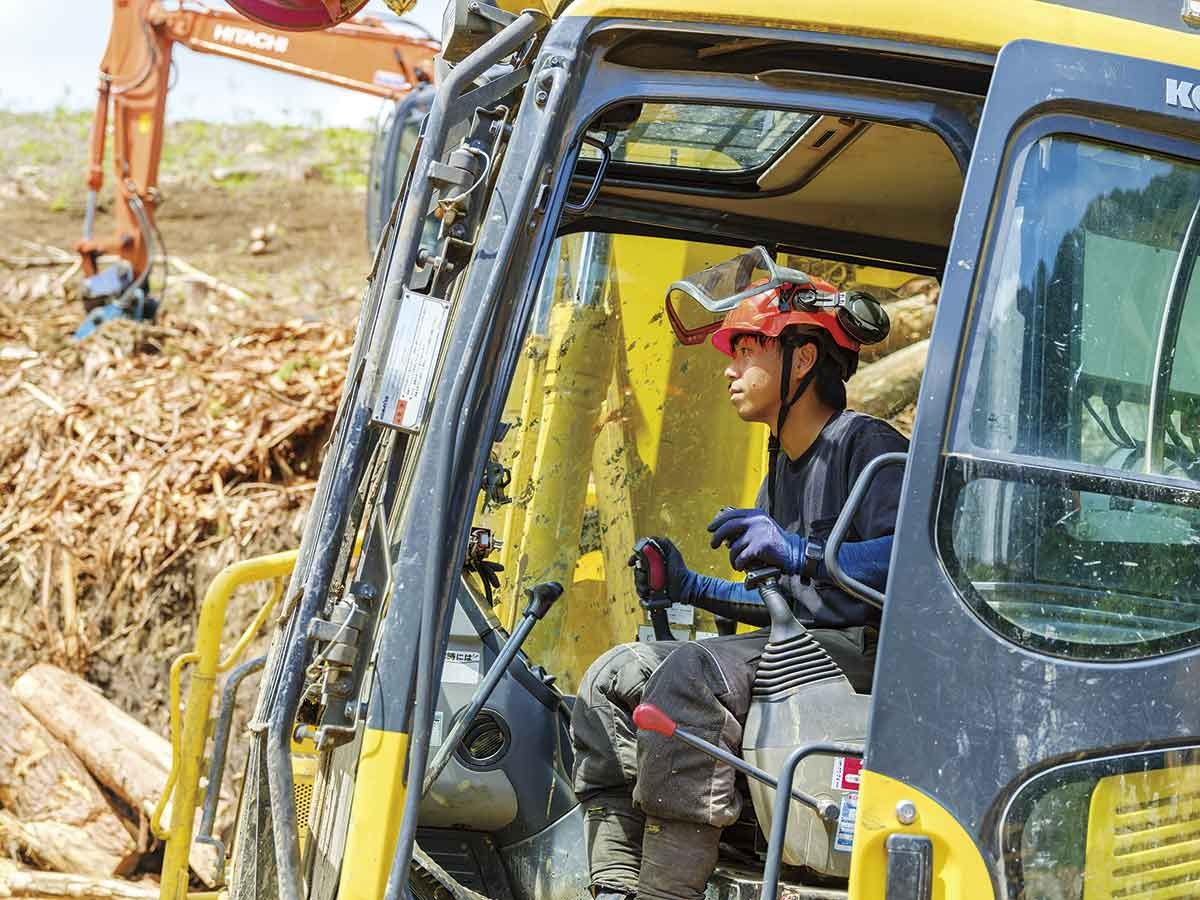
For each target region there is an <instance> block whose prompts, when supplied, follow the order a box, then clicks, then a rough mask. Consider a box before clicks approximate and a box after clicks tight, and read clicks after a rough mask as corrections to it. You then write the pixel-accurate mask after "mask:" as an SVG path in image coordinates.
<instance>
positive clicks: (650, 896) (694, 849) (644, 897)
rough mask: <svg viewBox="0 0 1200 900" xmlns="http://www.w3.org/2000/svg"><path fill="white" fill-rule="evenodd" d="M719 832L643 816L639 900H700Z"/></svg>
mask: <svg viewBox="0 0 1200 900" xmlns="http://www.w3.org/2000/svg"><path fill="white" fill-rule="evenodd" d="M721 830H722V829H720V828H718V827H716V826H715V825H698V824H696V823H695V822H680V821H677V820H673V819H655V818H652V817H650V816H647V817H646V837H645V838H644V839H643V840H642V875H641V878H640V879H639V880H638V889H637V892H638V897H639V900H701V898H703V897H704V889H705V887H706V886H707V885H708V876H710V875H711V874H712V873H713V869H715V868H716V867H717V844H718V842H719V841H720V840H721Z"/></svg>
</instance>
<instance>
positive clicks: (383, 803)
mask: <svg viewBox="0 0 1200 900" xmlns="http://www.w3.org/2000/svg"><path fill="white" fill-rule="evenodd" d="M407 754H408V735H407V734H404V733H402V732H398V731H378V730H376V729H373V728H368V729H367V730H366V732H365V733H364V734H363V741H362V750H361V752H360V753H359V757H358V773H357V774H356V775H355V778H354V800H353V805H352V806H351V808H350V825H349V828H348V830H347V834H346V854H345V857H344V859H346V860H348V861H350V862H349V863H348V864H346V865H343V866H342V874H341V881H340V883H339V887H338V898H339V900H379V898H380V897H382V896H383V893H384V889H385V888H386V887H387V879H388V870H389V869H390V868H391V865H392V851H393V850H394V849H395V846H396V837H397V835H399V833H400V819H401V816H402V814H403V812H404V795H405V786H404V783H403V782H402V781H401V778H400V773H401V772H403V771H404V758H405V756H406V755H407Z"/></svg>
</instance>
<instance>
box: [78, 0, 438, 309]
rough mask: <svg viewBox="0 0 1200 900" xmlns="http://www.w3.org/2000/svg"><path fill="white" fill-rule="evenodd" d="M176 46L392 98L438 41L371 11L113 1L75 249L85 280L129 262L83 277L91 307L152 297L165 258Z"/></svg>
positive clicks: (428, 62)
mask: <svg viewBox="0 0 1200 900" xmlns="http://www.w3.org/2000/svg"><path fill="white" fill-rule="evenodd" d="M358 5H361V3H360V4H358ZM356 8H357V7H356ZM177 44H179V45H182V46H184V47H187V48H189V49H191V50H194V51H196V52H198V53H207V54H211V55H215V56H222V57H225V58H227V59H235V60H239V61H241V62H244V63H249V64H251V65H255V66H261V67H263V68H267V69H273V70H275V71H277V72H286V73H288V74H290V75H296V76H299V77H302V78H307V79H310V80H313V81H319V82H324V83H326V84H332V85H336V86H338V87H342V88H346V89H347V90H352V91H357V92H359V93H363V94H369V95H372V96H376V97H380V98H383V99H393V100H399V99H400V98H402V97H404V96H405V95H406V94H408V93H409V92H410V91H412V90H414V89H415V88H416V87H418V86H420V85H421V84H425V83H428V82H430V81H432V78H433V58H434V56H435V55H436V54H437V52H438V49H439V46H438V44H437V42H436V41H433V40H431V39H428V38H424V37H418V36H414V35H411V34H406V33H403V32H399V31H395V30H393V29H391V28H389V27H387V26H386V25H385V24H384V23H383V22H382V21H380V20H379V19H375V18H368V17H360V18H357V19H351V20H349V21H344V22H342V23H341V24H337V25H335V26H333V27H331V28H328V29H326V30H313V31H284V30H280V29H276V28H272V27H270V26H268V25H264V24H260V23H259V22H257V21H253V20H251V19H248V18H244V17H243V16H241V15H238V14H237V13H233V12H227V11H224V10H216V9H210V8H208V7H206V6H202V5H199V4H197V3H193V2H186V3H182V4H179V5H176V6H171V7H168V6H166V5H164V4H163V3H160V2H158V0H113V19H112V29H111V31H110V32H109V39H108V47H107V49H106V51H105V53H104V59H103V61H102V63H101V65H100V82H99V86H98V89H97V97H96V112H95V117H94V119H93V123H92V134H91V146H90V154H89V163H88V172H87V187H88V200H87V211H86V213H85V217H84V228H83V238H82V240H80V241H79V243H78V244H77V245H76V249H77V250H78V252H79V254H80V257H81V260H82V265H83V271H84V273H85V275H87V276H89V281H91V277H92V276H96V275H97V261H98V259H99V257H100V256H103V255H114V256H118V257H120V258H121V260H122V261H123V262H124V264H125V265H124V266H123V267H122V274H120V275H119V276H114V277H113V278H109V279H103V280H101V281H100V283H98V284H93V285H92V286H91V287H88V286H87V284H86V283H85V303H86V304H87V305H88V306H89V307H92V306H98V305H100V304H103V303H106V302H109V303H111V302H116V303H117V304H118V305H120V304H122V303H124V304H125V305H126V306H128V304H129V302H130V298H131V297H132V296H133V295H134V294H135V293H137V292H138V291H140V292H141V295H140V296H147V295H148V291H149V278H150V271H151V269H152V268H153V266H154V264H155V263H158V262H159V257H162V259H161V264H162V265H164V266H165V264H166V260H165V250H164V248H163V246H162V243H163V242H162V239H161V237H160V236H159V233H158V227H157V225H156V224H155V211H156V209H157V208H158V206H159V204H160V203H161V202H162V196H161V194H160V192H159V188H158V167H159V162H160V159H161V155H162V142H163V134H164V120H165V115H166V101H167V92H168V89H169V81H170V74H171V54H172V52H173V50H174V48H175V45H177ZM110 120H111V122H112V135H113V159H112V164H113V173H114V176H115V182H116V183H115V188H116V195H117V202H116V209H115V218H116V228H115V230H114V231H113V232H110V233H108V234H104V235H99V236H97V235H95V234H94V229H95V213H96V204H97V197H98V195H99V191H100V188H101V185H102V184H103V180H104V150H105V138H106V134H107V131H108V124H109V121H110ZM89 294H90V295H91V297H90V299H87V296H88V295H89ZM139 302H140V301H139Z"/></svg>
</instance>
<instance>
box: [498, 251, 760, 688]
mask: <svg viewBox="0 0 1200 900" xmlns="http://www.w3.org/2000/svg"><path fill="white" fill-rule="evenodd" d="M739 249H740V248H736V247H723V246H718V245H713V244H702V243H689V242H684V241H677V240H668V239H660V238H646V237H635V236H627V235H608V234H595V233H585V234H573V235H567V236H565V237H562V238H560V239H559V240H558V242H557V244H556V246H555V247H554V249H553V250H552V253H551V258H550V262H549V264H548V266H547V269H546V271H545V273H544V275H543V279H542V284H541V288H540V292H539V296H538V304H537V307H536V309H535V312H534V315H533V316H532V319H531V323H530V326H529V329H528V332H527V334H526V335H525V338H524V344H523V352H522V354H521V358H520V362H519V364H518V368H517V371H516V373H515V375H514V378H513V383H512V386H511V388H510V390H509V393H508V398H507V401H506V403H505V407H504V411H503V413H502V415H501V421H502V422H504V423H506V424H507V425H508V426H509V427H508V431H507V433H506V434H505V435H504V438H503V440H502V441H500V442H499V443H498V445H497V446H496V449H495V452H494V456H493V458H494V461H495V463H496V464H498V465H500V466H502V467H504V468H505V469H507V470H508V472H509V475H508V485H507V487H506V488H505V489H504V491H503V493H504V495H505V498H496V499H495V500H494V501H489V502H488V503H487V504H486V506H481V508H480V510H479V513H478V515H477V516H476V520H475V521H476V524H478V525H486V526H487V527H489V528H491V529H492V530H493V532H494V534H495V536H496V538H497V539H498V540H500V541H501V543H502V546H501V548H500V550H499V552H498V554H496V555H495V556H493V557H491V559H493V560H495V561H498V562H499V563H501V564H502V565H503V566H504V571H503V572H501V573H500V575H499V579H500V585H499V588H498V589H497V590H496V592H495V599H496V603H497V611H498V613H499V617H500V619H501V621H502V622H505V623H506V624H507V625H509V627H512V625H513V624H514V623H515V621H516V618H517V616H519V614H520V611H521V610H522V609H523V608H524V605H525V601H524V594H523V591H524V589H525V588H527V587H529V586H530V585H532V584H535V583H538V582H541V581H548V580H554V581H558V582H560V583H561V584H563V585H564V586H565V587H566V592H565V594H564V595H563V597H562V599H561V600H560V601H559V602H558V603H556V604H555V606H554V608H553V609H552V610H551V612H550V613H549V615H548V616H547V617H546V620H545V621H544V622H543V623H542V624H541V625H539V626H538V627H537V628H536V629H534V631H533V633H532V634H531V635H530V637H529V640H528V641H527V643H526V650H527V652H528V653H529V654H530V656H531V657H532V658H534V659H536V660H538V661H539V663H541V664H542V665H544V666H545V667H546V669H547V671H549V672H551V673H553V674H554V675H555V676H556V677H557V678H558V679H559V681H558V684H559V686H560V687H562V688H563V689H564V690H567V691H572V690H574V688H575V686H576V685H577V684H578V679H579V678H580V677H581V676H582V675H583V672H584V671H585V670H586V669H587V666H588V664H589V663H591V662H592V660H594V659H595V658H596V657H597V656H599V655H600V654H601V653H603V652H604V651H605V650H607V649H608V648H609V647H612V646H614V645H616V644H619V643H623V642H626V641H633V640H637V639H638V637H639V630H641V636H642V638H643V639H649V637H650V635H651V634H652V632H651V631H650V629H649V619H648V617H647V615H646V613H645V612H644V611H643V610H642V609H641V606H640V605H639V603H638V599H637V595H636V593H635V592H634V589H633V579H632V576H631V574H630V569H629V568H628V565H627V563H628V559H629V554H630V551H631V549H632V548H633V545H634V542H635V541H636V539H637V538H638V537H643V536H649V535H663V536H665V537H668V538H670V539H671V540H672V541H674V542H675V543H676V545H677V546H678V547H679V548H680V550H681V551H682V552H683V554H684V558H685V559H686V560H687V562H688V565H689V566H690V567H691V568H693V569H695V570H697V571H701V572H705V573H708V574H713V575H719V576H721V577H724V578H732V577H739V576H737V574H736V573H734V572H732V571H731V570H730V569H729V565H728V557H727V554H726V553H724V552H721V551H717V550H712V549H711V548H710V547H709V534H708V532H707V531H706V530H705V526H706V525H707V524H708V522H709V521H710V520H711V519H712V517H713V515H715V514H716V512H717V510H718V509H719V508H720V507H721V506H723V505H726V504H730V505H735V504H736V505H744V506H752V505H753V504H754V499H755V496H756V494H757V491H758V486H759V482H760V481H761V480H762V475H763V471H764V468H765V458H766V431H765V429H763V428H761V427H758V426H748V425H746V424H745V423H744V422H742V421H741V420H740V419H739V418H738V417H737V415H736V414H735V413H734V411H733V409H732V407H731V406H730V404H729V398H728V388H727V383H726V380H725V376H724V374H723V372H724V370H725V367H726V364H727V362H728V360H727V359H726V357H724V356H722V355H721V354H720V353H719V352H717V351H716V350H714V349H713V347H712V346H711V344H701V345H697V346H691V347H687V346H682V345H681V344H679V343H678V342H677V341H676V340H675V336H674V334H673V333H672V331H671V327H670V324H669V323H668V321H667V317H666V315H665V313H664V305H663V299H664V295H665V292H666V288H667V285H669V284H670V283H671V282H672V281H674V280H676V279H678V278H681V277H683V276H684V275H686V274H690V273H691V272H696V271H698V270H700V269H703V268H705V267H706V266H710V265H712V264H714V263H717V262H720V261H721V260H723V259H727V258H729V257H730V256H733V255H734V254H736V253H737V252H739ZM670 616H671V619H672V628H673V630H676V632H677V636H678V637H680V638H687V637H705V636H707V635H711V634H715V633H716V628H715V625H714V623H713V620H712V617H711V615H710V614H708V613H704V612H701V611H697V610H693V609H692V608H691V607H687V606H683V605H679V604H676V605H675V606H674V607H672V609H671V611H670Z"/></svg>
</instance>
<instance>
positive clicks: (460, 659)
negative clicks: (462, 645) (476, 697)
mask: <svg viewBox="0 0 1200 900" xmlns="http://www.w3.org/2000/svg"><path fill="white" fill-rule="evenodd" d="M442 683H443V684H479V653H478V652H477V651H475V650H447V651H446V663H445V665H443V666H442Z"/></svg>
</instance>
